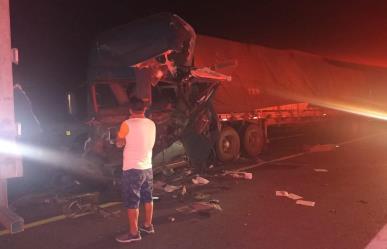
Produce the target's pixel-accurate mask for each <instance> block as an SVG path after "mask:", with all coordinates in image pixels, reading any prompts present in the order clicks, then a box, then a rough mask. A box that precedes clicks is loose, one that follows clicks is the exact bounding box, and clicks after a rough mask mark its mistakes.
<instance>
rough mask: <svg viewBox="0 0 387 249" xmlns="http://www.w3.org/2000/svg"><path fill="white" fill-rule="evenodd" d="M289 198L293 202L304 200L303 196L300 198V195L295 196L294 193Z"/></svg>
mask: <svg viewBox="0 0 387 249" xmlns="http://www.w3.org/2000/svg"><path fill="white" fill-rule="evenodd" d="M287 197H288V198H290V199H292V200H299V199H303V197H302V196H299V195H296V194H293V193H289V194H288V196H287Z"/></svg>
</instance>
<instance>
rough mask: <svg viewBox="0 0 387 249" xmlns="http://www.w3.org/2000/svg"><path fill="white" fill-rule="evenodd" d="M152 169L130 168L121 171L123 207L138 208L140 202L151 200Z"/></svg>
mask: <svg viewBox="0 0 387 249" xmlns="http://www.w3.org/2000/svg"><path fill="white" fill-rule="evenodd" d="M152 192H153V171H152V169H144V170H142V169H130V170H125V171H123V173H122V199H123V203H124V207H126V208H131V209H133V208H138V207H139V204H140V202H141V203H144V202H152Z"/></svg>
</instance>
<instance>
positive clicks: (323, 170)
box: [314, 169, 328, 172]
mask: <svg viewBox="0 0 387 249" xmlns="http://www.w3.org/2000/svg"><path fill="white" fill-rule="evenodd" d="M314 171H316V172H328V170H327V169H314Z"/></svg>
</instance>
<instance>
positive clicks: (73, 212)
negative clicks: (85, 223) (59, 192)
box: [58, 192, 100, 218]
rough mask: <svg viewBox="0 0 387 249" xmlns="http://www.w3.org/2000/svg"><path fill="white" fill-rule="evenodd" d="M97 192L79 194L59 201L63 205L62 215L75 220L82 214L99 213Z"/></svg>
mask: <svg viewBox="0 0 387 249" xmlns="http://www.w3.org/2000/svg"><path fill="white" fill-rule="evenodd" d="M99 195H100V193H99V192H93V193H86V194H80V195H75V196H70V197H64V198H62V199H59V200H58V202H59V203H63V214H64V215H65V216H66V217H68V218H77V217H79V216H82V215H83V214H84V213H97V212H98V211H99V206H98V201H99Z"/></svg>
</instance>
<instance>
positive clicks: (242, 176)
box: [224, 171, 253, 180]
mask: <svg viewBox="0 0 387 249" xmlns="http://www.w3.org/2000/svg"><path fill="white" fill-rule="evenodd" d="M224 175H229V176H231V177H233V178H240V179H248V180H251V179H253V173H249V172H238V171H226V172H225V173H224Z"/></svg>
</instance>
